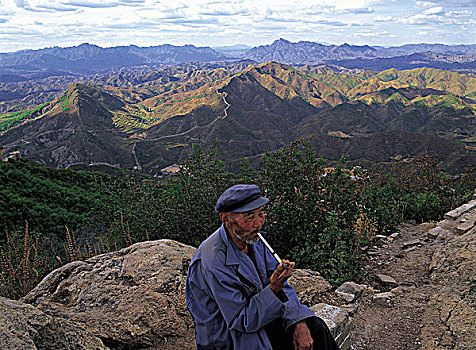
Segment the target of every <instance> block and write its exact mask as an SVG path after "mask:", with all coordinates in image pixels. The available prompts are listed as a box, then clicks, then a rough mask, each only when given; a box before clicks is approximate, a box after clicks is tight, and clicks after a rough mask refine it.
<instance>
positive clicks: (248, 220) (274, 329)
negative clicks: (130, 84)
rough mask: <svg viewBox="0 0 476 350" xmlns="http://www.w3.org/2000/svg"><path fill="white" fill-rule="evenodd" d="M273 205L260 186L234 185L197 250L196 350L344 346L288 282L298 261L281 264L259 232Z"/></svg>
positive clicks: (191, 285)
mask: <svg viewBox="0 0 476 350" xmlns="http://www.w3.org/2000/svg"><path fill="white" fill-rule="evenodd" d="M268 202H269V199H268V198H265V197H262V196H261V191H260V189H259V188H258V186H255V185H235V186H232V187H230V188H229V189H227V190H226V191H225V192H224V193H223V194H222V195H221V196H220V198H219V199H218V201H217V203H216V206H215V211H217V212H218V213H219V215H220V219H221V221H222V222H223V225H222V226H221V227H220V228H219V229H218V230H217V231H215V232H214V233H213V234H212V235H211V236H210V237H208V238H207V239H206V240H205V241H204V242H203V243H202V244H201V245H200V247H199V248H198V250H197V251H196V253H195V255H194V256H193V258H192V261H191V262H190V266H189V269H188V275H187V283H186V288H185V296H186V299H187V307H188V309H189V311H190V313H191V314H192V316H193V319H194V324H195V336H196V342H197V349H242V350H252V349H259V350H263V349H275V350H276V349H283V350H285V349H286V350H287V349H292V350H296V349H322V350H327V349H332V350H334V349H339V347H338V346H337V344H336V342H335V340H334V338H333V337H332V335H331V333H330V331H329V329H328V328H327V326H326V324H325V323H324V322H323V321H322V320H321V319H320V318H318V317H316V316H315V315H314V313H313V312H312V311H311V310H309V308H307V307H306V306H304V305H302V304H301V303H300V302H299V300H298V298H297V296H296V293H295V292H294V290H293V288H292V287H291V286H290V285H289V284H288V283H287V282H286V280H287V279H288V278H289V277H291V275H292V272H293V268H294V262H289V261H287V260H283V262H282V263H281V264H279V265H278V263H277V262H276V260H275V258H274V257H273V255H272V254H271V253H270V252H269V251H268V250H267V248H266V247H265V245H264V244H263V242H262V241H261V240H260V239H259V237H258V235H257V233H258V232H260V229H261V227H262V225H263V224H264V218H265V212H264V211H263V206H264V205H265V204H267V203H268ZM262 234H263V235H264V232H263V233H262ZM285 263H288V264H289V267H288V268H285V267H284V264H285Z"/></svg>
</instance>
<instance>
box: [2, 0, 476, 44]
mask: <svg viewBox="0 0 476 350" xmlns="http://www.w3.org/2000/svg"><path fill="white" fill-rule="evenodd" d="M475 14H476V0H425V1H416V0H317V1H316V0H306V1H303V0H299V1H296V0H285V1H282V0H229V1H220V0H160V1H158V0H0V52H12V51H18V50H22V49H40V48H45V47H53V46H60V47H68V46H77V45H80V44H82V43H90V44H95V45H99V46H101V47H111V46H120V45H131V44H134V45H137V46H155V45H162V44H172V45H180V46H181V45H185V44H192V45H195V46H210V47H218V46H231V45H237V44H242V45H248V46H259V45H269V44H271V43H272V42H273V41H274V40H277V39H279V38H284V39H287V40H289V41H292V42H298V41H313V42H319V43H324V44H336V45H341V44H344V43H348V44H352V45H373V46H376V45H380V46H399V45H403V44H413V43H443V44H450V45H451V44H475V43H476V30H475V28H476V18H475Z"/></svg>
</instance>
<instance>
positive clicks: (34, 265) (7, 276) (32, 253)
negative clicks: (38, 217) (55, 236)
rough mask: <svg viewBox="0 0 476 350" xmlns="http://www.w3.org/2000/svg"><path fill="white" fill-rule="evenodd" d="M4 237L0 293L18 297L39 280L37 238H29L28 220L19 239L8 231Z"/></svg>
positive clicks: (0, 248) (0, 260)
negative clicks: (5, 239)
mask: <svg viewBox="0 0 476 350" xmlns="http://www.w3.org/2000/svg"><path fill="white" fill-rule="evenodd" d="M6 238H7V241H6V243H5V244H4V245H3V246H2V247H0V295H2V296H6V297H8V298H11V299H19V298H21V297H22V296H23V295H25V294H26V293H28V292H29V291H30V290H31V289H32V288H33V287H34V286H35V285H36V284H37V283H38V282H39V278H40V275H41V271H40V265H41V264H40V259H39V257H38V239H35V240H34V241H33V240H32V239H31V238H30V235H29V231H28V222H26V223H25V233H24V236H23V238H22V239H21V240H20V238H19V237H14V236H12V235H11V234H9V233H8V232H6Z"/></svg>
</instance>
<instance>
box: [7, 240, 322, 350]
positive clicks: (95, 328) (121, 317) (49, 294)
mask: <svg viewBox="0 0 476 350" xmlns="http://www.w3.org/2000/svg"><path fill="white" fill-rule="evenodd" d="M194 252H195V248H193V247H190V246H187V245H184V244H181V243H178V242H175V241H172V240H159V241H153V242H142V243H137V244H134V245H132V246H130V247H128V248H125V249H122V250H120V251H117V252H112V253H108V254H103V255H99V256H96V257H93V258H91V259H89V260H86V261H75V262H72V263H70V264H67V265H65V266H63V267H61V268H59V269H57V270H55V271H53V272H52V273H50V274H49V275H48V276H47V277H45V279H44V280H43V281H41V282H40V284H39V285H38V286H36V287H35V289H33V290H32V291H31V292H30V293H28V294H27V295H26V296H25V297H24V298H22V301H23V302H26V303H29V304H32V305H34V306H36V307H37V308H38V309H39V310H41V311H43V312H44V313H47V314H48V315H50V316H57V317H55V319H60V318H66V319H68V320H71V321H73V322H77V323H79V324H82V325H84V327H85V328H86V329H87V330H88V331H90V332H91V333H92V334H94V335H95V336H97V337H99V338H100V339H101V340H102V341H103V343H104V344H105V345H106V346H108V347H109V348H111V349H150V350H152V349H170V350H175V349H177V350H178V349H180V350H183V349H195V335H194V329H193V320H192V317H191V315H190V314H189V312H188V310H187V307H186V303H185V278H186V265H187V262H188V261H189V259H190V258H191V257H192V256H193V254H194ZM289 282H290V283H291V285H293V287H294V288H295V290H296V292H297V295H298V296H299V297H300V298H301V300H302V301H303V302H305V303H306V304H308V305H314V304H316V303H318V302H320V300H319V296H320V295H322V294H323V293H325V292H327V291H329V290H330V289H331V285H330V284H329V283H328V282H327V281H325V280H324V279H323V278H322V277H321V276H320V275H319V274H318V273H317V272H314V271H311V270H295V271H294V273H293V277H292V278H291V279H290V281H289ZM38 312H40V311H38ZM0 348H2V347H0ZM65 348H67V347H65ZM2 349H3V348H2ZM98 349H100V348H98Z"/></svg>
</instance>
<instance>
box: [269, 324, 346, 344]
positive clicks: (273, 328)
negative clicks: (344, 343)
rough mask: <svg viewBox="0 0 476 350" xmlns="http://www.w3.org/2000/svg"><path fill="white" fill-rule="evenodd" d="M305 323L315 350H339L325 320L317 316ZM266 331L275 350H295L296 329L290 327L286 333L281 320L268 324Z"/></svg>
mask: <svg viewBox="0 0 476 350" xmlns="http://www.w3.org/2000/svg"><path fill="white" fill-rule="evenodd" d="M305 321H306V324H307V327H308V328H309V331H310V332H311V337H312V339H313V341H314V343H313V344H314V346H313V349H314V350H339V346H338V345H337V343H336V341H335V339H334V337H333V336H332V334H331V332H330V330H329V328H328V327H327V325H326V323H325V322H324V321H323V320H321V319H320V318H319V317H317V316H316V317H310V318H306V319H305ZM265 330H266V334H267V336H268V338H269V341H270V342H271V346H272V347H273V350H294V345H293V332H294V327H290V329H289V330H288V331H287V332H285V331H284V327H283V322H282V319H281V318H278V319H276V320H274V321H273V322H271V323H270V324H268V325H267V326H266V327H265Z"/></svg>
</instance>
